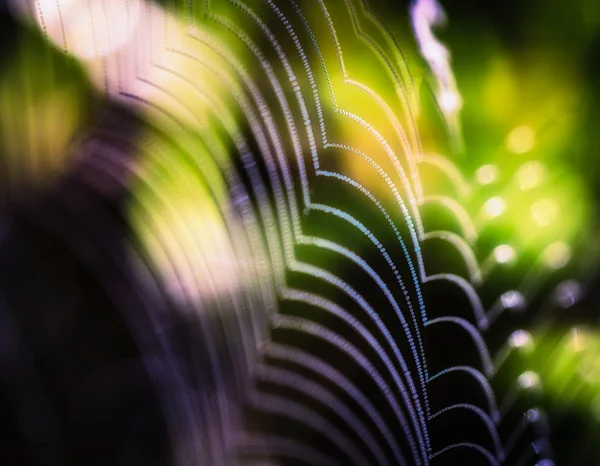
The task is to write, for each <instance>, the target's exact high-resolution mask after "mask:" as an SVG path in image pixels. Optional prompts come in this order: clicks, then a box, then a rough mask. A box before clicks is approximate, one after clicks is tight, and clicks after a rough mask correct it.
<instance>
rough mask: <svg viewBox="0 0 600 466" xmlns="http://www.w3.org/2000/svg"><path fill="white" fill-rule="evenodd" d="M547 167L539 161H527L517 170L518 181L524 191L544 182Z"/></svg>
mask: <svg viewBox="0 0 600 466" xmlns="http://www.w3.org/2000/svg"><path fill="white" fill-rule="evenodd" d="M545 173H546V168H545V167H544V165H543V164H541V163H540V162H538V161H535V160H534V161H531V162H527V163H526V164H524V165H522V166H521V168H519V170H518V171H517V174H516V181H517V183H518V185H519V188H521V189H522V190H523V191H525V190H527V189H532V188H535V187H536V186H539V185H540V183H542V181H543V179H544V175H545Z"/></svg>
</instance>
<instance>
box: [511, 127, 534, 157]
mask: <svg viewBox="0 0 600 466" xmlns="http://www.w3.org/2000/svg"><path fill="white" fill-rule="evenodd" d="M534 145H535V131H534V130H533V128H532V127H531V126H519V127H518V128H515V129H513V130H512V131H511V132H510V134H509V135H508V137H507V138H506V148H507V149H508V150H509V151H510V152H513V153H514V154H525V153H526V152H529V151H530V150H531V149H533V146H534Z"/></svg>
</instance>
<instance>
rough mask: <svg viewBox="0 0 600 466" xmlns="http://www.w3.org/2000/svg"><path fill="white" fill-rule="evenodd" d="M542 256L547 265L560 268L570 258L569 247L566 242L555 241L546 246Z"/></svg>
mask: <svg viewBox="0 0 600 466" xmlns="http://www.w3.org/2000/svg"><path fill="white" fill-rule="evenodd" d="M543 258H544V261H545V262H546V265H548V267H550V268H553V269H562V268H563V267H564V266H565V265H567V264H568V263H569V261H570V260H571V248H570V246H569V245H568V244H567V243H564V242H562V241H557V242H556V243H552V244H551V245H550V246H548V247H547V248H546V250H545V251H544V254H543Z"/></svg>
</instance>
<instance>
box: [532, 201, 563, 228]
mask: <svg viewBox="0 0 600 466" xmlns="http://www.w3.org/2000/svg"><path fill="white" fill-rule="evenodd" d="M557 215H558V205H557V204H556V202H555V201H553V200H551V199H541V200H539V201H537V202H536V203H535V204H533V205H532V206H531V216H532V217H533V219H534V221H535V223H536V224H537V225H539V226H540V227H547V226H548V225H550V224H552V223H553V222H554V221H555V220H556V217H557Z"/></svg>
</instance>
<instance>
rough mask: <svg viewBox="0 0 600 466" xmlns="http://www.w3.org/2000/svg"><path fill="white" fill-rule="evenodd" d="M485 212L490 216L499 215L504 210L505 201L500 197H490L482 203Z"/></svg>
mask: <svg viewBox="0 0 600 466" xmlns="http://www.w3.org/2000/svg"><path fill="white" fill-rule="evenodd" d="M484 209H485V212H486V214H487V215H488V216H490V217H499V216H500V215H502V214H503V213H504V211H505V210H506V201H505V200H504V199H502V198H501V197H492V198H491V199H488V201H487V202H486V203H485V205H484Z"/></svg>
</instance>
